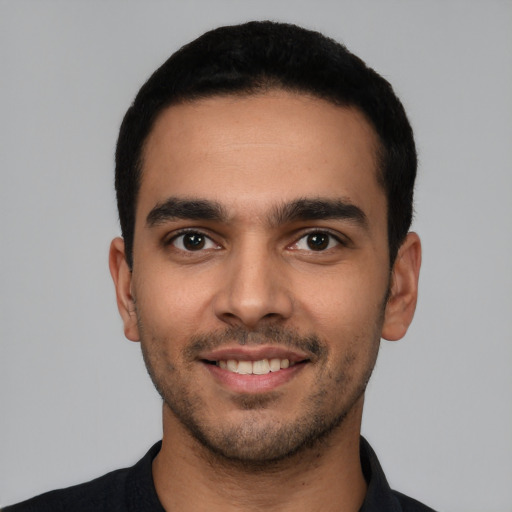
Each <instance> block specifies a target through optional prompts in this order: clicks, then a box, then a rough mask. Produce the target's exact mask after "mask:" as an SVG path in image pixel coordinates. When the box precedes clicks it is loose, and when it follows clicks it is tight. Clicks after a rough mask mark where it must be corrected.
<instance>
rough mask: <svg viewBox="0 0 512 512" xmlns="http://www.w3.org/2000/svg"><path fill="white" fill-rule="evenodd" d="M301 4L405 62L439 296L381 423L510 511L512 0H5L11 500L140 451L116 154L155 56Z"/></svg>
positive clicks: (324, 24)
mask: <svg viewBox="0 0 512 512" xmlns="http://www.w3.org/2000/svg"><path fill="white" fill-rule="evenodd" d="M249 19H274V20H281V21H290V22H294V23H298V24H302V25H304V26H306V27H308V28H313V29H317V30H320V31H322V32H324V33H326V34H327V35H330V36H332V37H334V38H336V39H338V40H340V41H342V42H344V43H345V44H346V45H347V46H348V47H349V49H350V50H352V51H353V52H355V53H356V54H358V55H359V56H360V57H362V58H363V59H364V60H365V61H366V62H367V63H368V64H369V65H370V66H372V67H373V68H375V69H376V70H377V71H378V72H380V73H381V74H382V75H383V76H385V77H386V78H387V79H389V80H390V81H391V83H392V84H393V86H394V87H395V89H396V91H397V93H398V95H399V96H400V97H401V99H402V100H403V103H404V105H405V107H406V109H407V111H408V113H409V116H410V119H411V122H412V124H413V127H414V129H415V134H416V140H417V145H418V150H419V157H420V168H419V178H418V184H417V189H416V190H417V193H416V219H415V223H414V229H415V230H416V231H418V232H419V234H420V236H421V237H422V241H423V248H424V260H423V269H422V274H421V280H420V300H419V303H418V309H417V314H416V318H415V321H414V322H413V325H412V327H411V329H410V331H409V333H408V334H407V336H406V338H405V339H404V340H402V341H400V342H395V343H389V342H383V344H382V350H381V354H380V356H379V361H378V363H377V368H376V370H375V373H374V376H373V380H372V381H371V383H370V386H369V389H368V393H367V400H366V410H365V415H364V420H363V434H364V435H365V436H366V437H367V438H368V439H369V441H370V442H371V443H372V445H373V446H374V448H375V450H376V451H377V454H378V455H379V458H380V460H381V463H382V465H383V466H384V469H385V471H386V473H387V476H388V479H389V481H390V483H391V485H392V486H393V487H394V488H396V489H398V490H401V491H402V492H405V493H406V494H410V495H412V496H414V497H415V498H417V499H420V500H422V501H425V502H426V503H428V504H429V505H430V506H432V507H434V508H436V509H439V510H440V511H448V512H477V511H486V512H498V511H500V512H503V511H505V510H508V511H512V399H511V394H512V393H511V391H512V371H511V368H512V334H511V333H512V291H511V290H512V256H511V255H512V199H511V198H512V148H511V146H512V29H511V27H512V3H511V2H510V1H498V0H485V1H483V0H482V1H471V0H464V1H462V0H461V1H451V0H446V1H440V0H439V1H436V0H424V1H419V0H417V1H406V0H400V1H399V0H374V1H370V0H357V1H343V0H332V1H327V0H320V1H319V0H316V1H300V0H296V1H292V0H279V1H276V0H259V1H258V2H256V1H243V0H189V1H187V2H184V1H183V2H182V1H177V0H174V1H173V0H167V1H156V0H153V1H145V2H142V1H128V0H105V1H97V0H88V1H85V0H83V1H78V0H75V1H64V0H62V1H56V0H46V1H43V0H40V1H38V0H33V1H26V0H12V1H5V0H0V65H1V66H0V91H1V94H0V113H1V117H0V173H1V182H0V183H1V184H0V223H1V242H0V243H1V251H0V263H1V265H0V273H1V274H0V279H1V280H0V316H1V320H0V344H1V345H0V389H1V391H0V393H1V403H0V407H1V409H0V505H2V504H3V505H5V504H8V503H12V502H15V501H19V500H21V499H25V498H28V497H30V496H32V495H34V494H38V493H41V492H43V491H46V490H50V489H53V488H57V487H64V486H68V485H71V484H75V483H79V482H82V481H85V480H89V479H91V478H94V477H96V476H99V475H101V474H103V473H105V472H107V471H109V470H112V469H115V468H118V467H122V466H126V465H131V464H133V463H134V462H135V461H136V460H138V458H139V457H141V456H142V455H143V454H144V453H145V451H146V450H147V449H148V448H149V446H150V444H152V443H153V442H154V441H156V440H157V439H159V438H160V435H161V426H160V414H161V411H160V408H161V405H160V399H159V397H158V395H157V393H156V391H154V390H153V387H152V385H151V383H150V381H149V378H148V377H147V375H146V372H145V369H144V365H143V363H142V358H141V355H140V349H139V346H138V344H135V343H130V342H128V341H126V340H125V339H124V337H123V333H122V327H121V321H120V319H119V317H118V313H117V309H116V305H115V299H114V290H113V286H112V284H111V281H110V276H109V273H108V269H107V252H108V247H109V242H110V240H111V238H113V237H114V236H117V235H118V234H119V228H118V225H117V213H116V210H115V201H114V191H113V153H114V146H115V142H116V137H117V131H118V127H119V124H120V122H121V119H122V116H123V114H124V112H125V110H126V109H127V107H128V106H129V104H130V102H131V101H132V99H133V97H134V96H135V94H136V92H137V90H138V89H139V87H140V86H141V85H142V83H143V82H144V81H145V80H146V78H147V77H148V76H149V74H150V73H151V72H152V71H153V70H154V69H156V68H157V67H158V66H159V65H160V64H161V63H162V62H163V61H164V60H165V59H166V58H167V57H168V56H169V55H170V54H171V53H172V52H173V51H174V50H176V49H177V48H178V47H180V46H181V45H182V44H184V43H186V42H188V41H190V40H191V39H193V38H195V37H196V36H198V35H200V34H201V33H202V32H204V31H205V30H207V29H210V28H213V27H215V26H219V25H226V24H232V23H237V22H242V21H247V20H249Z"/></svg>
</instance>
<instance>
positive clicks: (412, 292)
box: [382, 232, 421, 341]
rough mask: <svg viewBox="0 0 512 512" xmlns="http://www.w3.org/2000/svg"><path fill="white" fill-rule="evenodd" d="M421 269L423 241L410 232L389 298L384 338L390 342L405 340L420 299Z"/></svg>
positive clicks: (395, 271)
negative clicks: (419, 280) (404, 337)
mask: <svg viewBox="0 0 512 512" xmlns="http://www.w3.org/2000/svg"><path fill="white" fill-rule="evenodd" d="M420 266H421V242H420V238H419V236H418V235H417V234H416V233H412V232H411V233H408V235H407V237H406V238H405V241H404V242H403V244H402V245H401V246H400V249H399V251H398V255H397V257H396V260H395V264H394V265H393V272H392V275H391V286H390V294H389V299H388V302H387V304H386V311H385V317H384V324H383V327H382V337H383V338H384V339H386V340H389V341H396V340H399V339H400V338H402V337H403V336H404V335H405V333H406V332H407V329H408V328H409V325H410V324H411V322H412V318H413V316H414V311H415V309H416V301H417V298H418V279H419V274H420Z"/></svg>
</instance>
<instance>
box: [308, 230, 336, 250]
mask: <svg viewBox="0 0 512 512" xmlns="http://www.w3.org/2000/svg"><path fill="white" fill-rule="evenodd" d="M330 239H331V237H330V236H329V235H328V234H327V233H311V234H309V235H308V236H307V239H306V243H307V244H308V248H309V249H311V250H312V251H323V250H325V249H327V247H329V242H330Z"/></svg>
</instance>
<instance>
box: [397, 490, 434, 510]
mask: <svg viewBox="0 0 512 512" xmlns="http://www.w3.org/2000/svg"><path fill="white" fill-rule="evenodd" d="M391 492H392V493H393V496H394V497H395V498H396V500H397V501H398V502H399V503H400V510H402V512H435V511H434V509H432V508H430V507H427V505H424V504H423V503H420V502H419V501H418V500H415V499H414V498H410V497H409V496H406V495H405V494H402V493H401V492H398V491H391Z"/></svg>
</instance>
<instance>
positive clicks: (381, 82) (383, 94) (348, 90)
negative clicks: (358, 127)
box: [115, 21, 417, 267]
mask: <svg viewBox="0 0 512 512" xmlns="http://www.w3.org/2000/svg"><path fill="white" fill-rule="evenodd" d="M270 89H282V90H285V91H290V92H298V93H306V94H309V95H312V96H315V97H318V98H321V99H324V100H327V101H329V102H331V103H333V104H335V105H338V106H347V107H355V108H357V109H358V110H359V111H360V112H362V113H363V114H364V115H365V117H366V119H367V120H368V122H369V123H370V124H371V125H372V126H373V128H374V130H375V132H376V133H377V135H378V138H379V142H380V147H379V148H378V150H377V157H378V176H377V178H378V180H379V183H380V184H381V186H382V187H383V189H384V191H385V193H386V198H387V217H388V218H387V225H388V244H389V259H390V264H391V265H392V264H393V262H394V260H395V258H396V255H397V252H398V249H399V247H400V245H401V244H402V242H403V240H404V239H405V236H406V235H407V232H408V230H409V228H410V225H411V221H412V214H413V192H414V180H415V177H416V168H417V157H416V148H415V144H414V137H413V132H412V128H411V126H410V123H409V121H408V119H407V115H406V113H405V110H404V108H403V106H402V104H401V102H400V100H399V99H398V98H397V96H396V95H395V93H394V92H393V88H392V87H391V85H390V84H389V83H388V82H387V81H386V80H385V79H384V78H382V77H381V76H380V75H379V74H378V73H376V72H375V71H374V70H373V69H371V68H369V67H368V66H366V64H365V63H364V62H363V61H362V60H361V59H360V58H359V57H357V56H355V55H354V54H352V53H350V52H349V51H348V50H347V48H346V47H345V46H344V45H342V44H340V43H338V42H336V41H334V40H333V39H330V38H328V37H326V36H324V35H322V34H320V33H319V32H315V31H312V30H307V29H305V28H302V27H298V26H296V25H291V24H287V23H276V22H271V21H252V22H249V23H244V24H241V25H233V26H226V27H220V28H217V29H214V30H211V31H209V32H206V33H205V34H203V35H202V36H200V37H199V38H197V39H195V40H194V41H192V42H191V43H189V44H187V45H185V46H183V47H182V48H181V49H180V50H178V51H177V52H176V53H174V54H173V55H172V56H171V57H170V58H169V59H168V60H167V61H166V62H165V63H164V64H163V65H162V66H161V67H160V68H158V69H157V70H156V71H155V72H154V73H153V74H152V75H151V77H150V78H149V79H148V81H147V82H146V83H145V84H144V85H143V86H142V88H141V89H140V91H139V93H138V94H137V96H136V97H135V100H134V102H133V104H132V105H131V106H130V108H129V109H128V111H127V112H126V114H125V117H124V119H123V122H122V124H121V128H120V131H119V138H118V142H117V149H116V177H115V185H116V193H117V205H118V210H119V219H120V223H121V230H122V235H123V238H124V241H125V248H126V259H127V262H128V264H129V266H130V267H132V265H133V238H134V229H135V212H136V207H137V196H138V191H139V188H140V183H141V177H142V171H143V150H144V143H145V141H146V140H147V138H148V136H149V134H150V132H151V129H152V127H153V125H154V123H155V120H156V118H157V117H158V116H159V114H160V113H161V112H162V111H163V110H164V109H166V108H167V107H169V106H171V105H175V104H179V103H183V102H188V101H193V100H197V99H201V98H207V97H211V96H218V95H230V94H233V95H242V94H249V95H250V94H257V93H258V92H264V91H266V90H270Z"/></svg>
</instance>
